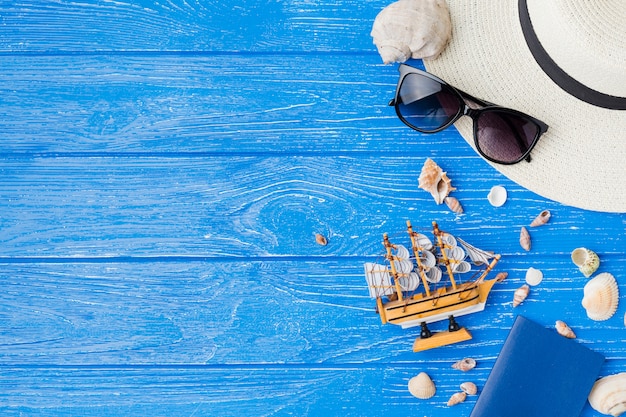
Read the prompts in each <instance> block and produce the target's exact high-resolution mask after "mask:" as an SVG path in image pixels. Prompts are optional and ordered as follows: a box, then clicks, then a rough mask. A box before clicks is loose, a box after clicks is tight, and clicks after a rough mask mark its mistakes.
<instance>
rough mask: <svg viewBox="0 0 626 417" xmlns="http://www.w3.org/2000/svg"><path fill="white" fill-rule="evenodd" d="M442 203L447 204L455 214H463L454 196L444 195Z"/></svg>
mask: <svg viewBox="0 0 626 417" xmlns="http://www.w3.org/2000/svg"><path fill="white" fill-rule="evenodd" d="M443 201H444V203H446V205H447V206H448V208H449V209H450V210H452V211H453V212H454V213H456V214H463V207H462V206H461V203H460V202H459V200H457V199H456V198H454V197H446V198H444V199H443Z"/></svg>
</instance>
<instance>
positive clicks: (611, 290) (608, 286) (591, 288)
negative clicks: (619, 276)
mask: <svg viewBox="0 0 626 417" xmlns="http://www.w3.org/2000/svg"><path fill="white" fill-rule="evenodd" d="M583 292H584V296H583V301H582V305H583V307H584V308H585V310H587V317H589V318H590V319H591V320H595V321H604V320H608V319H610V318H611V317H612V316H613V314H615V311H616V310H617V304H618V302H619V291H618V288H617V282H616V281H615V277H614V276H613V275H611V274H609V273H608V272H604V273H602V274H599V275H598V276H596V277H595V278H592V279H591V280H589V282H587V284H586V285H585V287H584V288H583Z"/></svg>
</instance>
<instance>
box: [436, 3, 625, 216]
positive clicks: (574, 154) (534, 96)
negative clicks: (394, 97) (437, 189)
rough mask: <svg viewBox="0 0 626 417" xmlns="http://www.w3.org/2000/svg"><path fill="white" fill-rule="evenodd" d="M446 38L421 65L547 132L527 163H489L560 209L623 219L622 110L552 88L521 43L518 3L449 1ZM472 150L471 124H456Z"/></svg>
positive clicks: (460, 121)
mask: <svg viewBox="0 0 626 417" xmlns="http://www.w3.org/2000/svg"><path fill="white" fill-rule="evenodd" d="M447 3H448V7H449V9H450V17H451V20H452V39H451V41H450V43H449V44H448V46H447V47H446V49H445V50H444V51H443V53H442V54H441V55H440V56H439V57H438V58H437V59H433V60H424V65H425V67H426V69H427V70H428V71H429V72H432V73H433V74H435V75H437V76H438V77H440V78H442V79H443V80H445V81H446V82H448V83H450V84H452V85H454V86H455V87H458V88H460V89H461V90H463V91H465V92H467V93H469V94H471V95H473V96H476V97H479V98H481V99H484V100H487V101H489V102H492V103H497V104H499V105H501V106H505V107H510V108H513V109H516V110H520V111H522V112H525V113H528V114H530V115H532V116H534V117H536V118H538V119H540V120H542V121H544V122H545V123H547V124H548V125H549V129H548V132H547V133H545V134H544V135H543V136H542V137H541V138H540V140H539V142H538V144H537V146H536V147H535V149H534V150H533V152H532V154H531V155H532V161H531V162H530V163H527V162H525V161H522V162H520V163H518V164H516V165H499V164H493V163H492V164H491V165H493V167H494V168H496V169H497V170H498V171H500V172H501V173H503V174H504V175H505V176H507V177H508V178H510V179H511V180H513V181H514V182H516V183H518V184H520V185H521V186H523V187H525V188H527V189H529V190H531V191H533V192H535V193H537V194H539V195H541V196H543V197H546V198H549V199H551V200H555V201H557V202H560V203H562V204H565V205H569V206H573V207H578V208H582V209H587V210H594V211H602V212H618V213H623V212H626V192H625V190H624V188H625V185H626V111H622V110H610V109H606V108H601V107H597V106H594V105H591V104H588V103H585V102H583V101H581V100H579V99H577V98H575V97H573V96H571V95H569V94H568V93H567V92H565V91H564V90H563V89H561V88H560V87H559V86H557V85H556V84H555V83H554V82H553V81H552V80H551V79H550V78H549V77H548V76H547V75H546V74H545V73H544V72H543V70H542V69H541V67H540V66H539V65H538V64H537V63H536V61H535V59H534V58H533V56H532V54H531V52H530V51H529V49H528V46H527V45H526V41H525V39H524V36H523V33H522V29H521V25H520V21H519V16H518V6H517V3H518V2H517V0H473V1H470V0H447ZM455 126H456V128H457V129H458V131H459V132H460V133H461V135H462V136H463V138H465V140H466V141H467V142H468V143H469V144H470V145H472V146H473V143H474V141H473V137H472V123H471V120H470V119H469V118H467V117H464V118H461V119H460V120H459V121H458V122H456V123H455Z"/></svg>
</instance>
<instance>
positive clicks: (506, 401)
mask: <svg viewBox="0 0 626 417" xmlns="http://www.w3.org/2000/svg"><path fill="white" fill-rule="evenodd" d="M603 363H604V356H602V355H601V354H599V353H596V352H593V351H592V350H590V349H588V348H587V347H585V346H583V345H581V344H580V343H578V342H576V341H575V340H572V339H567V338H565V337H563V336H561V335H560V334H558V333H557V332H556V330H551V329H547V328H545V327H543V326H541V325H539V324H537V323H535V322H533V321H531V320H529V319H527V318H525V317H522V316H518V317H517V318H516V319H515V323H513V327H512V328H511V331H510V332H509V335H508V336H507V339H506V341H505V342H504V345H503V346H502V350H501V351H500V355H498V358H497V359H496V362H495V364H494V365H493V369H492V370H491V373H490V374H489V377H488V378H487V382H486V383H485V387H484V388H483V390H482V392H481V393H480V395H479V397H478V400H476V405H474V409H473V410H472V413H471V414H470V417H544V416H545V417H576V416H579V415H580V412H581V411H582V409H583V407H584V406H585V402H586V401H587V396H588V395H589V392H590V391H591V388H592V387H593V384H594V383H595V381H596V379H597V377H598V374H599V373H600V368H601V367H602V364H603Z"/></svg>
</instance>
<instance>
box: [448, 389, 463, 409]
mask: <svg viewBox="0 0 626 417" xmlns="http://www.w3.org/2000/svg"><path fill="white" fill-rule="evenodd" d="M466 398H467V394H466V393H465V392H463V391H461V392H457V393H456V394H452V396H451V397H450V399H449V400H448V407H452V406H453V405H457V404H460V403H462V402H463V401H465V399H466Z"/></svg>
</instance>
